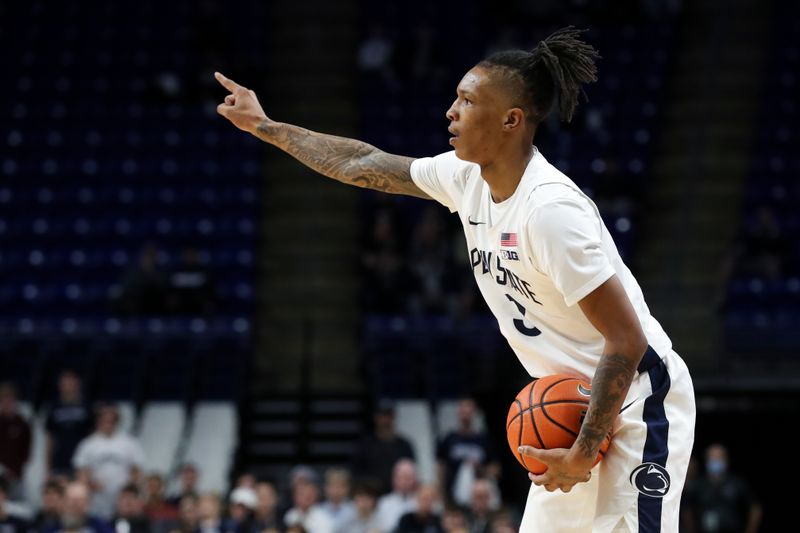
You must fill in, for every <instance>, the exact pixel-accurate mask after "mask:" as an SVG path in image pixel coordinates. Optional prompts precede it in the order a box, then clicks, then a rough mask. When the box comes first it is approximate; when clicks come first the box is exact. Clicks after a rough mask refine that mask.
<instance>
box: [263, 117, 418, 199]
mask: <svg viewBox="0 0 800 533" xmlns="http://www.w3.org/2000/svg"><path fill="white" fill-rule="evenodd" d="M256 136H257V137H258V138H259V139H261V140H262V141H265V142H268V143H270V144H274V145H275V146H277V147H278V148H280V149H281V150H283V151H284V152H286V153H288V154H289V155H291V156H292V157H294V158H295V159H297V160H298V161H300V162H301V163H303V164H304V165H306V166H308V167H309V168H311V169H312V170H315V171H316V172H319V173H320V174H323V175H325V176H328V177H329V178H333V179H335V180H338V181H341V182H342V183H347V184H350V185H356V186H358V187H364V188H367V189H375V190H376V191H382V192H389V193H395V194H406V195H410V196H417V197H419V198H426V199H430V197H429V196H428V195H427V194H425V193H424V192H422V190H421V189H420V188H419V187H417V185H416V184H415V183H414V181H413V180H412V179H411V162H412V161H413V160H414V159H413V158H411V157H403V156H399V155H392V154H387V153H386V152H383V151H381V150H378V149H377V148H375V147H374V146H372V145H369V144H367V143H365V142H361V141H357V140H355V139H347V138H345V137H337V136H335V135H325V134H323V133H317V132H314V131H310V130H307V129H305V128H300V127H297V126H292V125H290V124H282V123H277V122H266V121H265V122H263V123H261V124H260V125H259V126H258V128H257V131H256Z"/></svg>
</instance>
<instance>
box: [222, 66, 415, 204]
mask: <svg viewBox="0 0 800 533" xmlns="http://www.w3.org/2000/svg"><path fill="white" fill-rule="evenodd" d="M214 76H215V77H216V79H217V81H219V83H220V84H221V85H222V86H223V87H225V88H226V89H227V90H229V91H230V92H231V94H229V95H228V96H226V97H225V102H224V103H222V104H220V105H219V106H217V112H218V113H219V114H220V115H222V116H223V117H225V118H227V119H228V120H230V121H231V122H232V123H233V125H234V126H236V127H237V128H239V129H240V130H243V131H246V132H248V133H251V134H253V135H255V136H256V137H258V138H259V139H261V140H262V141H264V142H267V143H270V144H272V145H275V146H277V147H278V148H280V149H281V150H283V151H284V152H286V153H288V154H289V155H291V156H293V157H294V158H295V159H297V160H298V161H300V162H301V163H303V164H304V165H306V166H308V167H309V168H311V169H313V170H315V171H316V172H319V173H320V174H322V175H324V176H327V177H329V178H333V179H335V180H338V181H341V182H342V183H348V184H350V185H356V186H358V187H364V188H367V189H375V190H377V191H382V192H389V193H395V194H406V195H409V196H417V197H419V198H426V199H429V198H430V197H429V196H428V195H427V194H425V193H424V192H422V190H421V189H420V188H419V187H417V186H416V184H414V182H413V180H412V179H411V162H412V161H413V160H414V159H413V158H411V157H404V156H399V155H392V154H387V153H386V152H384V151H382V150H379V149H377V148H375V147H374V146H372V145H370V144H367V143H365V142H361V141H357V140H355V139H347V138H345V137H337V136H335V135H325V134H323V133H317V132H314V131H310V130H307V129H305V128H300V127H298V126H293V125H291V124H283V123H280V122H275V121H274V120H271V119H270V118H268V117H267V115H266V114H265V113H264V110H263V109H262V107H261V104H260V103H259V102H258V98H257V97H256V93H255V92H253V91H251V90H249V89H246V88H244V87H242V86H241V85H239V84H237V83H236V82H234V81H233V80H229V79H228V78H226V77H225V76H223V75H222V74H220V73H219V72H217V73H215V74H214Z"/></svg>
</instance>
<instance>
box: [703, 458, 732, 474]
mask: <svg viewBox="0 0 800 533" xmlns="http://www.w3.org/2000/svg"><path fill="white" fill-rule="evenodd" d="M727 469H728V465H727V463H726V462H725V461H724V460H723V459H709V460H708V461H706V470H707V471H708V473H709V474H711V475H714V476H720V475H722V474H724V473H725V471H726V470H727Z"/></svg>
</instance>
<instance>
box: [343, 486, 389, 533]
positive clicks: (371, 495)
mask: <svg viewBox="0 0 800 533" xmlns="http://www.w3.org/2000/svg"><path fill="white" fill-rule="evenodd" d="M379 495H380V492H379V491H378V484H377V482H374V481H371V480H365V481H361V482H358V483H356V484H355V486H354V487H353V505H354V506H355V515H354V516H352V517H351V518H350V520H349V521H348V522H345V523H344V524H342V525H340V527H339V529H338V532H337V533H376V532H379V533H380V528H379V526H380V524H379V523H378V515H377V513H376V508H377V503H378V496H379Z"/></svg>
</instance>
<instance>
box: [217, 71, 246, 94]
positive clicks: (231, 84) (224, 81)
mask: <svg viewBox="0 0 800 533" xmlns="http://www.w3.org/2000/svg"><path fill="white" fill-rule="evenodd" d="M214 77H215V78H216V79H217V81H218V82H219V83H220V85H222V86H223V87H225V88H226V89H228V90H229V91H230V92H234V91H235V90H236V89H238V88H239V87H240V86H239V84H238V83H236V82H235V81H233V80H229V79H228V78H226V77H225V76H223V75H222V74H221V73H219V72H215V73H214Z"/></svg>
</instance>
